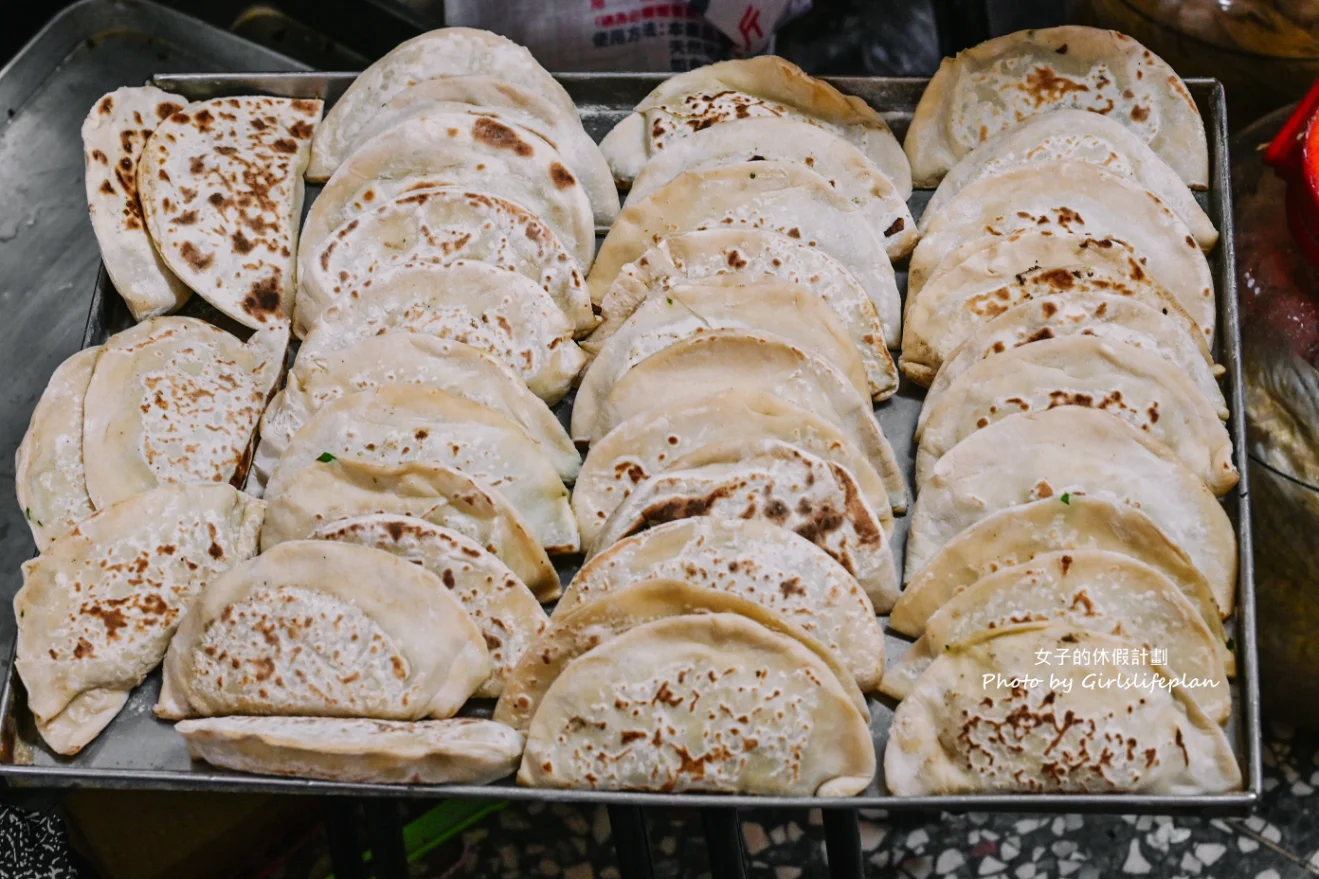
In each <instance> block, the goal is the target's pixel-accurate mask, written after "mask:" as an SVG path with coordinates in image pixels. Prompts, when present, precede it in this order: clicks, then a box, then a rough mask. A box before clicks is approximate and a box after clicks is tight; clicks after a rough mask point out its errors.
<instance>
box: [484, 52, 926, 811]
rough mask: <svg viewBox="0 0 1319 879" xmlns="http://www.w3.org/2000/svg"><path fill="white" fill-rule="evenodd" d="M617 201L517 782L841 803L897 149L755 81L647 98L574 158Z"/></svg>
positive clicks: (874, 633) (868, 663) (866, 643)
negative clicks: (560, 580) (568, 532)
mask: <svg viewBox="0 0 1319 879" xmlns="http://www.w3.org/2000/svg"><path fill="white" fill-rule="evenodd" d="M602 148H603V150H604V154H605V157H606V158H607V159H608V161H609V166H610V168H611V170H612V172H613V175H614V179H615V181H616V183H617V184H618V186H619V188H620V189H625V190H627V191H628V196H627V199H626V202H625V203H624V205H623V208H622V210H621V211H620V213H619V215H618V218H617V220H616V221H615V222H614V224H613V226H612V228H611V229H610V231H609V233H608V235H607V236H606V237H605V240H604V243H603V244H602V245H601V248H600V252H599V254H598V255H597V257H596V260H595V265H594V266H593V267H592V269H591V272H590V275H589V277H588V279H587V286H588V288H589V291H590V294H591V300H592V303H593V305H594V306H595V307H596V309H598V311H599V312H600V315H601V322H600V325H599V326H598V327H597V328H596V329H595V330H594V332H592V334H591V335H590V336H588V337H587V338H586V339H585V340H584V341H583V342H582V348H583V349H584V350H585V351H586V353H587V354H588V355H589V356H590V357H591V362H590V364H589V365H588V366H587V368H586V369H585V371H584V373H583V375H582V377H581V380H580V383H579V385H578V387H577V391H576V397H575V399H574V402H573V408H572V418H571V424H570V432H571V436H572V439H573V440H574V441H575V442H577V443H578V444H582V445H587V446H589V453H588V454H587V456H586V460H585V462H584V463H583V464H582V468H581V472H580V473H579V474H578V476H577V482H576V485H575V487H574V491H573V497H572V505H573V509H574V511H575V513H576V518H577V523H578V526H579V528H580V529H581V535H582V544H583V549H584V551H585V553H586V564H585V566H584V567H582V568H581V570H580V571H579V572H578V573H577V575H576V576H575V577H574V578H573V580H572V582H571V584H570V585H569V587H568V589H567V591H566V592H565V594H564V595H563V597H562V598H561V599H560V600H559V604H558V606H557V607H556V609H555V611H554V614H553V616H552V617H551V620H550V626H549V628H548V629H547V630H546V631H545V632H544V633H543V634H542V635H541V636H540V637H539V638H538V639H537V640H536V641H535V643H534V644H533V645H532V647H531V649H530V650H529V651H528V652H527V654H526V655H525V656H524V658H523V660H522V662H521V663H519V664H518V666H517V667H516V668H515V669H514V670H513V672H512V674H511V675H510V677H509V678H508V680H507V681H506V683H505V689H504V693H503V695H502V696H501V697H500V700H499V703H498V705H497V706H496V709H495V715H494V716H495V719H496V720H497V721H501V722H504V723H506V724H508V725H509V726H512V727H514V728H516V729H518V730H523V731H525V732H526V735H527V749H526V753H525V754H524V756H523V759H522V764H521V768H520V770H519V773H518V780H519V782H521V783H522V784H528V785H538V786H548V787H580V788H588V789H596V790H610V789H614V790H616V789H632V790H654V791H713V792H726V793H762V794H791V795H806V796H810V795H820V796H846V795H852V794H857V793H860V792H861V791H863V790H865V789H866V788H867V787H869V786H870V785H871V783H872V781H873V776H874V771H875V762H876V761H875V754H874V747H873V744H872V741H871V737H870V732H869V723H868V721H869V709H868V707H867V705H866V702H865V699H864V697H863V696H862V693H863V691H874V690H876V689H877V688H878V686H879V684H880V681H881V679H882V677H883V658H884V657H883V634H882V631H881V629H880V625H879V620H878V619H877V617H876V610H877V609H878V610H880V611H887V610H888V609H889V608H890V607H891V606H892V604H893V602H894V601H895V600H896V598H897V586H898V581H897V572H896V569H895V566H894V560H893V553H892V548H891V546H890V543H889V540H890V535H891V533H892V531H893V527H894V512H895V510H897V511H902V510H904V509H905V506H906V490H905V487H904V484H903V479H902V476H901V473H900V472H899V469H898V464H897V461H896V459H895V457H894V454H893V451H892V449H891V448H890V446H889V443H888V441H887V439H886V438H885V436H884V434H883V432H882V431H881V430H880V428H879V425H878V422H877V421H876V418H875V415H874V409H873V403H874V402H875V401H882V400H884V399H887V398H888V397H889V396H891V395H892V394H893V393H894V392H895V390H896V389H897V383H898V376H897V369H896V367H895V365H894V363H893V360H892V358H891V357H890V355H889V351H888V348H889V345H890V344H896V342H897V341H898V338H899V329H900V327H899V321H900V317H901V313H900V311H901V309H900V300H899V296H898V288H897V284H896V280H895V275H894V271H893V266H892V263H891V260H892V259H901V258H905V257H906V256H907V255H908V254H909V253H910V252H911V250H912V248H913V247H914V246H915V243H916V239H917V237H918V232H917V229H916V224H915V221H914V219H913V218H912V216H911V213H910V212H909V210H908V208H907V205H906V199H907V196H908V195H909V194H910V190H911V186H910V172H909V170H908V167H907V162H906V159H905V157H904V156H903V154H902V152H901V150H900V149H899V148H898V144H897V140H896V139H895V138H894V137H893V135H892V133H891V132H890V131H889V129H888V127H887V126H886V125H885V124H884V122H883V120H882V119H881V118H880V116H879V115H878V114H877V113H876V112H875V111H874V110H873V109H872V108H870V107H869V106H868V105H866V104H865V103H864V102H862V101H860V100H858V99H856V98H852V97H848V96H846V95H843V94H842V93H840V92H838V91H837V90H836V89H834V88H833V87H832V86H830V85H828V84H826V83H824V82H821V81H819V80H816V79H813V78H812V77H809V76H807V75H806V74H805V73H803V72H802V71H801V70H799V69H798V68H796V67H794V66H793V65H791V64H789V63H788V62H786V61H784V60H782V59H780V58H774V57H763V58H755V59H751V60H747V61H734V62H727V63H722V64H715V65H712V66H710V67H705V68H701V69H698V70H694V71H692V72H690V73H686V74H682V75H679V76H676V77H673V78H672V79H669V80H668V81H666V82H665V83H663V84H662V85H660V86H659V87H658V88H656V89H655V90H654V91H653V92H652V93H651V94H650V95H648V96H647V97H646V98H645V99H644V100H643V101H642V102H641V103H640V104H639V105H637V107H636V110H635V112H634V113H633V114H632V115H630V116H628V117H627V118H626V119H624V120H623V121H622V122H620V123H619V124H618V125H617V126H616V127H615V128H614V129H613V131H611V132H610V133H609V135H608V136H607V137H606V138H605V139H604V141H603V142H602Z"/></svg>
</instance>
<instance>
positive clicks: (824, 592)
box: [554, 516, 884, 691]
mask: <svg viewBox="0 0 1319 879" xmlns="http://www.w3.org/2000/svg"><path fill="white" fill-rule="evenodd" d="M666 577H668V578H672V579H675V580H682V579H685V580H686V581H687V582H689V583H692V584H697V585H700V586H703V587H705V588H708V589H715V590H718V591H720V592H727V593H729V594H730V595H739V596H741V597H743V598H746V599H748V600H749V601H754V602H756V603H757V604H760V605H763V606H765V607H767V608H769V609H770V610H772V611H775V612H776V613H779V614H782V615H783V617H784V618H786V619H787V620H789V621H791V622H793V623H796V624H797V625H798V626H801V628H802V630H803V631H805V632H806V633H807V634H809V635H811V636H812V637H814V638H816V639H818V640H819V641H820V642H821V643H822V644H824V645H825V646H826V647H828V648H830V649H831V650H833V651H834V652H836V653H837V654H838V656H839V658H840V659H841V660H842V662H843V664H844V665H845V666H846V667H847V669H848V670H849V672H850V673H851V675H852V677H854V678H856V683H857V686H859V687H860V688H861V689H862V690H865V691H870V690H873V689H875V687H876V686H877V685H878V684H879V680H880V677H881V676H882V675H883V673H884V635H883V632H881V631H880V628H879V623H878V621H877V620H876V618H875V608H874V606H873V605H872V604H871V603H870V599H869V598H868V597H867V596H866V593H865V591H864V590H862V589H861V587H860V586H859V585H858V584H857V582H856V579H855V578H854V577H852V575H851V574H849V573H847V569H846V568H844V567H843V566H842V565H840V564H838V562H836V561H834V559H833V558H832V557H831V556H830V555H829V554H828V553H827V552H825V551H824V550H822V549H820V548H819V547H818V546H816V545H815V544H813V543H811V542H810V541H809V540H806V539H805V538H802V537H800V536H798V535H796V534H793V533H791V532H789V531H787V530H786V529H783V528H780V527H778V526H777V525H771V524H769V523H768V522H764V521H761V520H759V519H718V518H714V517H712V516H696V517H694V518H691V519H680V520H678V521H677V522H669V523H668V524H665V525H660V526H658V527H656V528H651V529H650V530H648V531H643V532H641V533H640V534H637V535H635V536H633V537H628V538H626V539H624V540H621V541H619V542H618V543H615V544H614V545H613V546H611V547H609V549H607V550H605V551H604V552H602V553H600V554H599V555H597V556H595V557H594V558H593V559H591V561H590V562H589V563H587V564H586V566H584V567H583V568H582V569H581V570H580V571H578V572H577V574H576V576H574V577H573V579H572V583H571V584H569V586H568V588H567V590H565V591H564V593H563V597H562V598H561V599H559V603H558V604H557V605H556V606H555V608H554V619H555V621H556V622H557V621H558V620H559V619H560V618H561V617H565V616H567V615H568V614H569V613H570V612H572V611H574V610H576V609H577V608H579V607H581V606H582V605H584V604H589V603H593V602H595V601H596V600H597V599H598V598H600V597H601V596H604V595H612V594H614V593H616V592H620V591H623V590H626V589H631V588H632V587H634V586H635V585H637V584H638V583H640V582H642V581H644V580H648V579H653V578H660V579H662V578H666Z"/></svg>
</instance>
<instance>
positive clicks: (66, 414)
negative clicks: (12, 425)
mask: <svg viewBox="0 0 1319 879" xmlns="http://www.w3.org/2000/svg"><path fill="white" fill-rule="evenodd" d="M100 354H101V347H100V346H99V345H97V346H94V347H92V348H84V349H83V350H81V351H79V352H78V353H77V354H74V355H73V356H72V357H70V358H69V359H68V360H65V361H64V362H63V363H61V364H60V365H59V366H58V367H56V368H55V372H54V373H52V374H51V377H50V381H49V382H47V383H46V389H45V390H44V391H42V392H41V399H40V400H38V401H37V407H36V408H35V409H33V410H32V420H31V421H29V422H28V428H27V433H25V434H23V441H22V442H21V443H19V446H18V452H17V454H15V456H14V492H15V494H17V495H18V505H19V507H21V508H22V510H23V518H25V519H26V520H27V526H28V528H30V529H31V530H32V539H33V540H35V541H36V543H37V550H38V551H40V552H45V550H46V547H47V546H49V545H50V542H51V541H52V540H53V539H55V538H56V537H59V536H60V535H61V534H64V533H65V532H67V531H68V530H69V529H70V528H72V527H73V526H74V525H77V524H78V523H79V522H81V521H82V520H83V519H86V518H87V517H88V516H90V515H91V514H92V512H93V511H94V510H95V507H93V506H92V499H91V496H90V495H88V494H87V471H86V468H85V467H84V466H83V460H82V412H83V398H84V397H86V395H87V385H88V384H89V383H90V382H91V380H92V368H93V367H94V366H95V365H96V358H97V357H99V356H100Z"/></svg>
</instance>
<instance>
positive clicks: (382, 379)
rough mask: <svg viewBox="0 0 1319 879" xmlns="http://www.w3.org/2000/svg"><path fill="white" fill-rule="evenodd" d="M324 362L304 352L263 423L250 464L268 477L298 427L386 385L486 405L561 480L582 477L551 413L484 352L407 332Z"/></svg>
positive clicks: (368, 341) (372, 339) (310, 345)
mask: <svg viewBox="0 0 1319 879" xmlns="http://www.w3.org/2000/svg"><path fill="white" fill-rule="evenodd" d="M322 331H324V328H323V327H322V329H318V330H317V331H316V332H314V333H312V335H311V337H309V339H308V340H307V341H306V342H304V343H303V344H304V348H303V349H302V350H303V351H306V350H308V349H311V350H312V351H313V352H314V351H315V350H316V348H317V347H319V348H320V351H321V352H323V353H324V355H325V356H324V357H323V358H307V357H304V356H302V354H300V355H299V357H298V359H297V361H295V362H294V364H293V369H292V370H291V371H290V372H289V377H288V383H287V384H286V385H285V387H284V389H283V390H282V391H280V392H279V393H278V394H276V395H275V399H274V400H273V401H272V402H271V404H270V407H269V408H267V409H266V414H265V415H263V416H262V418H261V444H260V445H259V446H257V450H256V454H255V456H254V457H253V460H252V463H253V467H254V468H255V469H256V471H257V472H258V473H259V474H261V478H262V479H263V480H266V479H269V478H270V474H271V473H273V472H274V469H275V465H276V464H277V463H278V461H279V456H280V455H282V454H283V453H284V450H285V449H286V448H288V444H289V441H290V440H292V439H293V435H294V434H295V433H297V431H298V428H300V427H301V426H302V425H303V424H305V423H306V422H307V419H309V418H310V417H311V416H312V413H314V412H316V411H317V410H318V409H320V408H321V407H322V406H324V405H325V404H326V403H329V402H331V401H333V400H337V399H339V398H340V397H343V396H344V395H345V394H351V393H355V392H356V391H363V390H367V389H369V388H375V387H382V386H385V385H408V384H412V385H422V386H424V387H430V388H439V389H440V390H442V391H448V392H449V393H451V394H455V395H457V396H459V397H464V398H466V399H468V400H471V401H472V402H474V403H480V404H481V405H482V406H486V407H489V408H490V409H493V410H494V411H496V412H498V413H499V414H500V415H503V416H505V417H506V418H508V419H509V420H511V421H514V422H516V423H517V425H518V426H519V427H521V428H522V430H523V431H524V432H525V433H526V434H527V436H528V437H530V438H531V439H532V440H533V441H534V442H535V443H536V445H537V446H538V447H539V448H540V449H541V451H542V452H544V453H545V455H546V457H548V458H549V459H550V460H551V461H552V462H553V463H554V468H555V470H557V471H558V473H559V475H560V476H561V477H563V479H564V481H567V482H571V481H572V480H573V479H576V478H577V471H579V470H580V469H581V466H582V458H581V455H579V454H578V453H577V449H576V448H575V447H574V446H573V444H572V440H570V439H568V432H567V431H566V430H564V428H563V425H561V424H560V423H559V420H558V419H557V418H555V417H554V413H553V412H551V411H550V410H549V407H547V406H546V405H545V404H544V403H543V402H541V401H540V400H539V399H538V398H537V397H536V395H535V394H533V393H531V391H530V390H528V388H527V386H526V385H524V384H522V381H521V380H520V379H519V378H518V376H517V374H516V373H515V372H513V371H512V370H511V369H509V368H508V367H507V366H506V365H504V364H503V363H501V362H500V361H499V360H496V359H495V358H494V357H492V356H491V355H489V354H487V353H486V352H484V351H482V350H480V349H478V348H473V347H472V346H470V345H464V344H463V343H462V342H454V341H450V340H448V339H440V338H436V337H434V336H428V335H422V334H420V333H412V332H405V331H396V332H384V333H381V334H379V335H375V336H367V337H366V338H363V339H362V340H361V341H359V342H357V343H356V344H354V345H351V346H350V347H347V348H342V349H339V350H337V351H328V352H327V351H326V350H325V348H326V347H327V346H318V344H317V342H315V341H314V340H315V339H316V336H317V335H318V334H319V333H320V332H322Z"/></svg>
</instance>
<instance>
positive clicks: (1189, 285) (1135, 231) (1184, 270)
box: [907, 162, 1217, 339]
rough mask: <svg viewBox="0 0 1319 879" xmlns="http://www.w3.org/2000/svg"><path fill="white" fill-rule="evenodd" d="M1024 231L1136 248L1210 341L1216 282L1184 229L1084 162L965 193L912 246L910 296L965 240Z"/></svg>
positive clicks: (1013, 175) (1137, 190)
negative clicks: (1109, 239) (1125, 243)
mask: <svg viewBox="0 0 1319 879" xmlns="http://www.w3.org/2000/svg"><path fill="white" fill-rule="evenodd" d="M1028 228H1030V229H1034V230H1036V231H1039V230H1041V229H1050V230H1052V231H1055V232H1068V233H1071V234H1074V235H1084V236H1086V237H1090V238H1096V239H1102V238H1106V237H1113V238H1117V239H1119V240H1122V241H1132V242H1136V246H1137V248H1138V249H1139V252H1140V255H1141V257H1142V258H1144V260H1145V262H1144V263H1142V266H1143V267H1144V269H1145V271H1147V272H1148V273H1149V274H1150V275H1151V276H1152V277H1154V278H1155V279H1156V280H1158V281H1160V282H1161V283H1163V284H1164V286H1166V287H1167V288H1168V289H1169V291H1170V292H1172V293H1173V295H1174V296H1176V297H1177V299H1178V302H1180V303H1181V306H1182V307H1183V308H1184V309H1186V313H1187V314H1189V315H1190V316H1191V317H1192V318H1193V319H1194V320H1195V322H1196V324H1197V325H1198V326H1199V327H1200V329H1201V330H1203V331H1204V333H1205V336H1206V337H1207V338H1209V339H1212V338H1213V332H1214V326H1215V321H1216V319H1217V310H1216V307H1215V304H1214V284H1213V278H1212V277H1211V275H1210V273H1209V263H1208V262H1207V261H1206V260H1205V256H1204V253H1203V252H1202V251H1201V250H1200V247H1199V245H1198V244H1196V242H1195V238H1193V237H1192V236H1191V231H1190V230H1189V229H1188V228H1187V227H1186V224H1185V223H1183V222H1182V221H1181V220H1180V219H1178V217H1177V215H1176V214H1174V213H1173V212H1172V211H1170V210H1168V208H1167V207H1166V206H1165V205H1164V204H1163V203H1162V202H1161V201H1159V200H1158V199H1157V198H1150V193H1149V192H1148V191H1147V190H1145V189H1143V188H1142V187H1140V186H1138V185H1136V184H1134V183H1132V182H1131V181H1130V180H1128V179H1126V178H1125V177H1120V176H1118V175H1116V174H1112V173H1109V172H1108V171H1105V170H1103V169H1102V168H1099V167H1097V166H1095V165H1088V164H1086V163H1084V162H1048V163H1044V164H1041V165H1037V166H1030V167H1025V168H1017V169H1015V170H1012V171H1006V172H1004V173H1003V174H999V175H998V176H996V177H989V178H986V179H984V180H981V181H979V182H977V183H972V184H971V185H969V186H966V187H964V188H963V189H962V191H961V192H959V193H958V194H957V197H956V198H954V199H952V200H951V201H949V202H948V204H947V205H946V206H945V207H944V209H943V210H942V211H940V212H939V213H938V215H936V216H935V217H934V219H933V220H931V221H930V225H929V226H928V227H927V228H926V231H925V236H924V237H923V238H921V243H920V244H919V245H917V246H916V252H915V253H913V254H912V257H911V266H910V268H909V270H908V276H907V281H908V291H907V292H908V296H911V295H913V294H914V295H916V296H919V295H920V294H921V293H923V292H924V289H923V287H924V283H925V281H926V279H927V278H929V277H930V275H931V274H932V273H933V272H934V271H935V269H936V268H938V267H940V266H941V265H944V264H945V263H944V260H945V259H946V258H948V257H949V256H950V254H952V253H953V252H954V251H955V250H957V249H958V248H959V247H961V246H964V245H965V243H966V242H967V241H968V240H969V239H973V238H977V237H981V236H984V235H986V234H988V235H1000V236H1005V235H1011V234H1012V233H1013V232H1016V231H1018V230H1022V229H1028ZM947 265H949V266H951V265H952V263H951V262H949V263H947ZM1030 267H1031V266H1030V265H1024V266H1020V267H1019V268H1018V269H1017V271H1022V270H1024V269H1028V268H1030ZM1165 278H1172V279H1177V281H1176V282H1175V283H1174V282H1169V281H1165V280H1164V279H1165Z"/></svg>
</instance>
